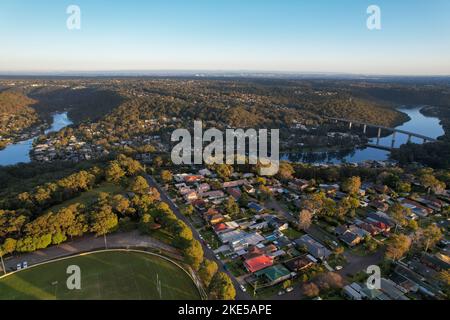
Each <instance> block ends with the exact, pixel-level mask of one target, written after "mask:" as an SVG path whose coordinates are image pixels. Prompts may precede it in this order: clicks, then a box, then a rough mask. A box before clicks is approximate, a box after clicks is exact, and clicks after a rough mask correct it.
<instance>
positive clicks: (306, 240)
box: [294, 234, 331, 260]
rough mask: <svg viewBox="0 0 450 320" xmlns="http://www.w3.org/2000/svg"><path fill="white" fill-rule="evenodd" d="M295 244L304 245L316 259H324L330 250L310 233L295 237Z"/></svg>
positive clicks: (329, 253)
mask: <svg viewBox="0 0 450 320" xmlns="http://www.w3.org/2000/svg"><path fill="white" fill-rule="evenodd" d="M294 242H295V244H296V245H298V246H306V248H307V250H308V252H309V253H310V254H311V255H312V256H313V257H315V258H317V259H321V260H323V259H326V258H328V257H329V256H330V255H331V251H330V250H328V249H327V248H325V246H324V245H322V244H321V243H320V242H318V241H316V240H314V239H313V238H311V236H310V235H307V234H305V235H304V236H302V237H300V238H298V239H296V240H295V241H294Z"/></svg>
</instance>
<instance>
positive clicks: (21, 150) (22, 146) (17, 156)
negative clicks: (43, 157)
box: [0, 112, 72, 166]
mask: <svg viewBox="0 0 450 320" xmlns="http://www.w3.org/2000/svg"><path fill="white" fill-rule="evenodd" d="M71 124H72V121H70V119H69V118H68V116H67V112H62V113H56V114H54V115H53V123H52V125H51V127H50V128H49V129H48V130H46V131H45V133H46V134H47V133H50V132H56V131H59V130H61V129H62V128H64V127H67V126H68V125H71ZM35 139H36V137H34V138H31V139H28V140H25V141H21V142H18V143H15V144H10V145H8V146H7V147H6V148H5V149H3V150H1V151H0V166H7V165H13V164H17V163H20V162H24V163H27V162H30V151H31V148H32V147H33V141H34V140H35Z"/></svg>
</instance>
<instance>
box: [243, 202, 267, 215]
mask: <svg viewBox="0 0 450 320" xmlns="http://www.w3.org/2000/svg"><path fill="white" fill-rule="evenodd" d="M247 207H248V208H249V209H251V210H255V211H256V213H261V212H262V211H264V208H263V207H262V206H260V205H259V204H257V203H255V202H249V203H248V205H247Z"/></svg>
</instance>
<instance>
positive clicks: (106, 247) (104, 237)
mask: <svg viewBox="0 0 450 320" xmlns="http://www.w3.org/2000/svg"><path fill="white" fill-rule="evenodd" d="M103 240H104V241H105V249H108V244H107V243H106V233H104V234H103Z"/></svg>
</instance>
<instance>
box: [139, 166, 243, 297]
mask: <svg viewBox="0 0 450 320" xmlns="http://www.w3.org/2000/svg"><path fill="white" fill-rule="evenodd" d="M146 177H147V181H148V183H149V185H150V186H151V187H154V188H156V189H157V190H158V192H159V193H160V195H161V200H162V201H164V202H165V203H167V204H168V205H169V207H170V209H172V211H173V212H174V213H175V215H176V216H177V218H178V219H180V220H182V221H183V222H184V223H186V224H187V225H188V226H189V227H190V228H191V229H192V234H193V236H194V238H195V239H196V240H198V241H199V242H200V243H201V244H202V247H203V252H204V256H205V258H207V259H209V260H213V261H215V262H216V263H217V265H218V266H219V271H222V272H225V273H226V274H228V276H229V277H230V279H231V280H232V281H233V284H234V288H235V289H236V300H250V299H251V296H250V295H248V294H247V293H246V292H243V291H242V290H241V288H240V286H239V285H240V284H239V282H238V281H237V280H236V278H235V277H234V276H233V275H232V274H231V273H230V272H229V271H228V270H226V269H225V268H224V266H223V263H222V261H220V260H218V259H217V258H216V257H215V254H214V252H213V250H212V249H209V248H208V247H207V246H206V245H205V243H204V242H203V241H202V240H201V239H200V236H199V233H198V231H197V230H196V229H195V228H194V226H193V225H192V224H191V222H190V221H189V219H188V218H187V217H186V216H185V215H183V214H182V213H181V211H180V209H179V208H178V206H177V205H176V204H175V203H174V202H173V201H172V199H170V197H169V196H168V195H167V193H166V191H165V190H164V189H163V188H162V187H161V186H160V185H159V184H158V183H157V182H156V181H155V179H154V178H153V177H152V176H150V175H147V176H146Z"/></svg>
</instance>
